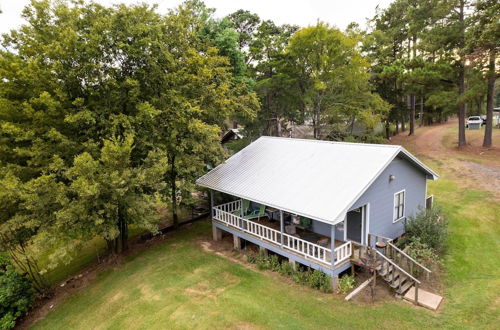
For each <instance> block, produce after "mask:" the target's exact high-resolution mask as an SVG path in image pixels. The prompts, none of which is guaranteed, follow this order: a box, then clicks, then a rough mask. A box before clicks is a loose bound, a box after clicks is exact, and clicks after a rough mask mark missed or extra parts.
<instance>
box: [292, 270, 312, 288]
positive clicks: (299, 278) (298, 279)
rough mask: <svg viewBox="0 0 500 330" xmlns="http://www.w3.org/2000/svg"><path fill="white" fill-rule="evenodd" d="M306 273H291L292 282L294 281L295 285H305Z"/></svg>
mask: <svg viewBox="0 0 500 330" xmlns="http://www.w3.org/2000/svg"><path fill="white" fill-rule="evenodd" d="M307 277H308V276H307V272H303V271H300V270H298V271H295V272H293V273H292V276H291V278H292V280H294V281H295V283H297V284H302V285H307Z"/></svg>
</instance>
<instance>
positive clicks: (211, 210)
mask: <svg viewBox="0 0 500 330" xmlns="http://www.w3.org/2000/svg"><path fill="white" fill-rule="evenodd" d="M213 217H214V192H213V190H212V189H210V218H213Z"/></svg>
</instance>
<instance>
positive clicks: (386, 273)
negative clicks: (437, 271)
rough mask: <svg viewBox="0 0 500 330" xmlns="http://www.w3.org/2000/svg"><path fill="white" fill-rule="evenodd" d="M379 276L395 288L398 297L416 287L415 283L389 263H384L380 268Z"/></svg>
mask: <svg viewBox="0 0 500 330" xmlns="http://www.w3.org/2000/svg"><path fill="white" fill-rule="evenodd" d="M377 270H378V274H379V275H380V276H381V277H382V278H383V279H384V280H385V281H386V282H387V283H388V284H389V286H390V287H391V288H393V289H394V290H395V292H396V294H397V295H399V296H404V294H405V293H406V292H407V291H408V290H409V289H410V288H411V287H413V286H414V284H415V282H414V281H413V280H412V279H411V278H410V277H409V276H407V275H405V274H404V273H403V272H401V271H400V270H399V269H397V268H396V267H394V266H393V265H392V264H391V263H389V262H388V261H385V260H384V261H383V262H382V264H381V265H380V266H379V268H378V269H377Z"/></svg>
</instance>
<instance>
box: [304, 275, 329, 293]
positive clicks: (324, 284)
mask: <svg viewBox="0 0 500 330" xmlns="http://www.w3.org/2000/svg"><path fill="white" fill-rule="evenodd" d="M307 284H308V285H309V286H310V287H311V288H313V289H317V290H320V291H323V292H331V291H332V288H331V282H330V277H329V276H328V275H326V274H325V273H323V272H321V271H319V270H314V271H313V272H307Z"/></svg>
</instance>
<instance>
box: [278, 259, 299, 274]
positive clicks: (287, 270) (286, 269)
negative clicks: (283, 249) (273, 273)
mask: <svg viewBox="0 0 500 330" xmlns="http://www.w3.org/2000/svg"><path fill="white" fill-rule="evenodd" d="M278 272H279V273H280V274H281V275H282V276H291V275H292V274H293V272H295V270H294V269H293V267H292V265H291V264H290V263H289V262H288V261H283V262H282V263H281V267H280V269H279V270H278Z"/></svg>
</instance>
